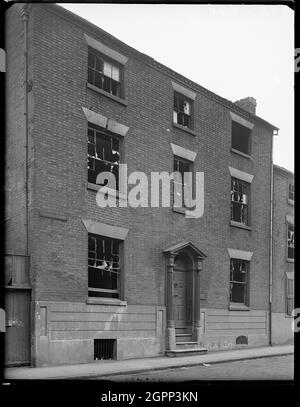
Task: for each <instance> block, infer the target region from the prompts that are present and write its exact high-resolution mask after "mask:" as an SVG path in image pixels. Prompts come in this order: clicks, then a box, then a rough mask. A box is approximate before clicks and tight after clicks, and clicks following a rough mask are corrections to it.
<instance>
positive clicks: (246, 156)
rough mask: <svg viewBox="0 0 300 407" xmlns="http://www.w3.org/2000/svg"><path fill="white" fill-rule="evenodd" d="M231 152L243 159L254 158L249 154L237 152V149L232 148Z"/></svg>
mask: <svg viewBox="0 0 300 407" xmlns="http://www.w3.org/2000/svg"><path fill="white" fill-rule="evenodd" d="M231 151H232V152H233V153H235V154H238V155H240V156H242V157H245V158H248V160H252V157H251V156H250V155H249V154H245V153H242V152H241V151H239V150H236V149H235V148H232V147H231Z"/></svg>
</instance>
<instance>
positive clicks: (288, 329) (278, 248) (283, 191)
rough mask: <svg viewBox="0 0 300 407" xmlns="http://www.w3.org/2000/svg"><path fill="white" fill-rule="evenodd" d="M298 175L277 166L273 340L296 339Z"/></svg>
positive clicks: (274, 220)
mask: <svg viewBox="0 0 300 407" xmlns="http://www.w3.org/2000/svg"><path fill="white" fill-rule="evenodd" d="M294 193H295V191H294V174H293V173H292V172H290V171H288V170H286V169H285V168H282V167H279V166H277V165H274V204H273V211H274V216H273V284H272V285H273V290H272V291H273V304H272V311H273V312H272V326H273V329H272V341H273V343H274V344H277V343H284V342H288V341H290V340H292V339H293V330H292V324H293V315H292V311H293V309H294Z"/></svg>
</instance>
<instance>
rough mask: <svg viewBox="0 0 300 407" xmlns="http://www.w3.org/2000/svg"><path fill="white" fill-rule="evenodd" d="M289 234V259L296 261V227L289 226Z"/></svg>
mask: <svg viewBox="0 0 300 407" xmlns="http://www.w3.org/2000/svg"><path fill="white" fill-rule="evenodd" d="M287 232H288V233H287V249H288V259H294V240H295V229H294V225H288V231H287Z"/></svg>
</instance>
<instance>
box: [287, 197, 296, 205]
mask: <svg viewBox="0 0 300 407" xmlns="http://www.w3.org/2000/svg"><path fill="white" fill-rule="evenodd" d="M287 201H288V204H289V205H292V206H294V205H295V202H294V201H292V200H291V199H288V200H287Z"/></svg>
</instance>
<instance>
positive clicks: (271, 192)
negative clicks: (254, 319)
mask: <svg viewBox="0 0 300 407" xmlns="http://www.w3.org/2000/svg"><path fill="white" fill-rule="evenodd" d="M273 143H274V134H272V141H271V170H270V171H271V174H270V175H271V176H270V182H271V188H270V261H269V264H270V269H269V346H272V297H273V194H274V180H273V178H274V172H273Z"/></svg>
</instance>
